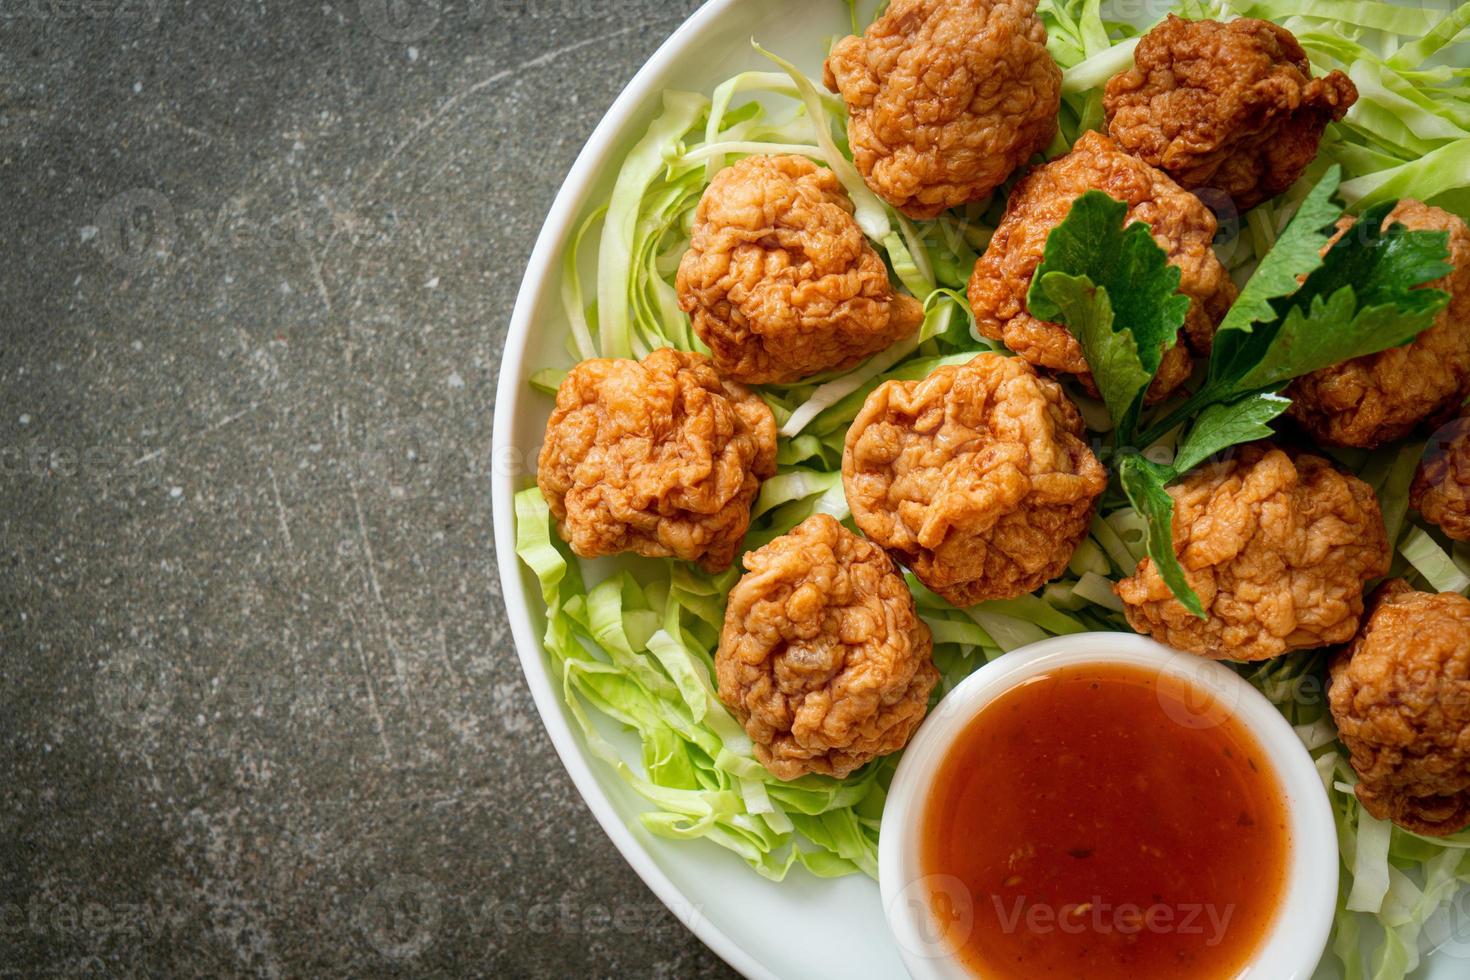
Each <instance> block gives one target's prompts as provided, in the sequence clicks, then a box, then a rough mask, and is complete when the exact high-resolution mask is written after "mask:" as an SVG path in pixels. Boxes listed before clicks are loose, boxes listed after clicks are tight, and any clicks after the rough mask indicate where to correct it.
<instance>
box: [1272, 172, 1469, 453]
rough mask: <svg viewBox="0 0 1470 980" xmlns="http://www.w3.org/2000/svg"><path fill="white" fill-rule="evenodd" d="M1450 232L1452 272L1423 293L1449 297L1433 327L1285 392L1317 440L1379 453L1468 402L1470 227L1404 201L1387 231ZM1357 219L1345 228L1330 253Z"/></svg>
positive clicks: (1296, 415) (1294, 413)
mask: <svg viewBox="0 0 1470 980" xmlns="http://www.w3.org/2000/svg"><path fill="white" fill-rule="evenodd" d="M1395 222H1397V223H1399V224H1402V225H1403V226H1404V227H1406V228H1408V229H1410V230H1411V231H1444V232H1448V233H1449V236H1450V264H1451V265H1452V266H1454V271H1453V272H1451V273H1450V274H1449V275H1447V276H1445V277H1444V278H1443V279H1436V280H1434V281H1433V282H1430V283H1426V284H1425V286H1424V287H1423V288H1426V289H1442V290H1445V291H1446V292H1448V293H1449V294H1450V305H1449V306H1447V307H1445V308H1444V309H1443V310H1441V311H1440V313H1439V316H1438V317H1436V318H1435V320H1434V325H1433V326H1431V327H1430V328H1429V329H1428V330H1425V331H1424V332H1423V333H1421V334H1420V335H1419V336H1417V337H1415V338H1414V339H1413V340H1412V341H1410V342H1409V343H1407V344H1404V345H1403V346H1401V347H1392V348H1390V349H1388V350H1386V351H1381V352H1379V353H1377V354H1368V355H1366V356H1364V357H1355V358H1353V359H1352V360H1351V361H1344V362H1343V363H1342V364H1335V365H1333V366H1332V367H1330V368H1323V369H1322V370H1321V371H1315V372H1313V373H1312V374H1309V375H1307V376H1306V377H1304V378H1299V379H1297V380H1296V381H1295V382H1293V383H1292V385H1291V387H1290V388H1288V389H1287V392H1286V394H1287V396H1288V397H1289V398H1291V415H1292V417H1293V418H1294V419H1296V420H1297V421H1298V422H1299V423H1301V425H1302V427H1303V428H1304V429H1306V430H1307V431H1308V432H1309V433H1311V434H1312V436H1313V437H1314V438H1316V440H1317V441H1318V442H1323V443H1327V444H1329V445H1336V446H1362V447H1364V448H1370V449H1371V448H1373V447H1375V446H1381V445H1383V444H1384V443H1386V442H1395V441H1397V440H1399V439H1402V438H1404V437H1405V436H1407V435H1409V434H1410V433H1411V432H1413V431H1414V429H1416V428H1418V426H1419V425H1420V423H1422V422H1429V423H1430V424H1434V423H1435V422H1438V421H1442V420H1444V419H1445V418H1448V417H1450V416H1452V415H1454V414H1455V412H1456V411H1457V410H1458V409H1459V407H1460V405H1461V404H1462V403H1463V402H1464V401H1465V399H1466V397H1467V396H1470V228H1467V227H1466V226H1465V222H1463V221H1461V220H1460V219H1459V218H1458V217H1456V216H1455V215H1453V214H1451V213H1449V212H1448V211H1443V210H1441V209H1439V208H1435V207H1430V206H1429V205H1427V204H1423V203H1420V202H1419V201H1415V200H1410V199H1405V200H1402V201H1400V202H1399V203H1398V205H1397V206H1395V207H1394V209H1393V210H1392V211H1390V212H1389V214H1388V217H1386V218H1385V219H1384V227H1387V226H1388V225H1390V224H1393V223H1395ZM1351 227H1352V219H1350V218H1349V219H1344V220H1343V221H1342V222H1339V226H1338V232H1337V235H1336V236H1334V237H1333V239H1332V242H1331V243H1329V245H1328V247H1329V248H1330V247H1331V245H1332V244H1335V243H1336V242H1337V240H1338V239H1340V238H1341V237H1342V236H1343V235H1344V234H1346V233H1347V231H1348V229H1349V228H1351Z"/></svg>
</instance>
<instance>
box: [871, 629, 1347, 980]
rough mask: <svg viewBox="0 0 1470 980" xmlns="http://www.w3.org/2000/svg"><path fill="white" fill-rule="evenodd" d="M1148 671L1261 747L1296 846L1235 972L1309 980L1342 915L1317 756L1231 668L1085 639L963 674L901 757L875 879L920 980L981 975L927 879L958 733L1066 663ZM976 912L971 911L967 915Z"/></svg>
mask: <svg viewBox="0 0 1470 980" xmlns="http://www.w3.org/2000/svg"><path fill="white" fill-rule="evenodd" d="M1088 665H1097V666H1135V667H1144V668H1152V669H1156V670H1159V671H1160V672H1163V673H1166V674H1167V675H1169V676H1170V677H1172V678H1175V679H1178V680H1181V681H1184V682H1185V683H1188V684H1190V685H1191V686H1192V687H1194V688H1195V689H1196V690H1202V691H1203V692H1205V693H1206V694H1209V695H1212V696H1213V698H1214V700H1215V701H1216V702H1218V703H1220V704H1221V705H1222V706H1223V707H1224V708H1225V709H1226V710H1227V711H1228V712H1229V714H1230V716H1231V717H1232V718H1234V719H1236V720H1237V721H1238V722H1239V723H1240V724H1241V725H1242V727H1244V729H1245V730H1246V731H1248V732H1249V733H1250V734H1251V736H1252V737H1253V738H1255V739H1256V741H1257V742H1258V743H1259V744H1260V748H1261V751H1262V752H1263V754H1264V756H1265V758H1266V760H1267V761H1268V762H1269V764H1270V767H1271V769H1272V771H1273V772H1274V774H1275V776H1276V781H1277V783H1278V784H1279V786H1280V789H1281V793H1282V795H1283V797H1284V799H1283V806H1284V808H1285V810H1286V813H1287V821H1288V823H1287V825H1288V834H1289V840H1288V843H1287V847H1288V854H1289V857H1288V861H1287V868H1286V872H1285V875H1286V877H1285V890H1284V896H1283V898H1282V900H1281V903H1280V906H1279V907H1278V908H1277V910H1276V914H1275V917H1274V919H1273V920H1272V922H1271V924H1270V926H1269V927H1268V928H1267V931H1266V933H1265V937H1264V939H1263V940H1262V941H1261V943H1260V945H1259V946H1258V948H1257V949H1256V951H1255V954H1254V955H1253V956H1252V957H1251V959H1250V960H1249V961H1248V962H1247V965H1246V966H1245V967H1243V968H1242V969H1241V971H1240V972H1239V973H1238V974H1237V976H1238V977H1241V978H1244V977H1257V976H1259V977H1269V978H1271V980H1309V978H1310V977H1311V976H1312V974H1313V972H1314V971H1315V970H1316V968H1317V965H1318V963H1319V961H1320V960H1321V958H1322V954H1323V951H1324V950H1325V949H1326V946H1327V941H1328V937H1329V934H1330V932H1331V929H1332V921H1333V918H1334V916H1335V914H1336V910H1337V885H1338V852H1337V827H1336V823H1335V821H1334V818H1333V815H1332V807H1331V804H1330V802H1329V800H1328V796H1327V790H1326V787H1325V786H1324V785H1323V782H1322V777H1321V775H1320V774H1319V773H1318V771H1317V768H1316V765H1315V763H1314V762H1313V760H1312V756H1311V753H1309V752H1308V751H1307V748H1306V746H1305V745H1303V744H1302V742H1301V740H1300V739H1299V738H1298V737H1297V734H1296V731H1295V730H1294V729H1293V728H1292V726H1291V724H1290V723H1289V722H1288V721H1287V720H1286V718H1285V717H1284V716H1283V715H1282V714H1281V712H1280V711H1278V710H1277V709H1276V706H1275V705H1273V704H1272V703H1271V702H1270V701H1269V700H1268V699H1267V698H1266V697H1265V695H1263V694H1261V692H1259V691H1257V690H1256V689H1255V688H1254V687H1252V686H1251V685H1250V683H1249V682H1248V681H1246V680H1245V679H1244V678H1242V677H1241V676H1240V675H1239V674H1237V673H1235V672H1234V671H1233V670H1231V669H1230V668H1228V667H1226V666H1225V665H1223V664H1221V663H1217V662H1215V661H1212V660H1206V659H1204V658H1202V657H1198V656H1195V655H1193V654H1187V653H1181V652H1179V651H1177V650H1173V649H1171V648H1169V647H1166V646H1164V645H1162V644H1160V643H1157V642H1155V641H1154V640H1151V639H1149V638H1148V637H1145V636H1139V635H1135V634H1129V633H1108V632H1087V633H1075V634H1072V635H1069V636H1058V637H1052V638H1050V639H1046V640H1042V641H1039V642H1037V643H1032V644H1028V645H1027V646H1024V647H1021V648H1018V649H1016V650H1013V651H1011V652H1010V653H1007V654H1003V655H1002V656H1000V657H997V658H996V659H995V660H993V661H991V662H990V663H988V664H986V665H984V666H983V667H981V668H980V669H979V670H977V671H975V672H974V673H973V674H971V675H970V676H969V677H967V678H965V679H964V680H963V681H962V682H960V684H958V685H957V686H956V687H955V689H954V690H953V691H951V692H949V694H948V695H946V696H945V697H944V699H943V700H941V701H940V702H939V704H938V705H936V706H935V707H934V709H933V710H932V711H931V712H930V714H929V717H928V718H926V719H925V720H924V723H923V725H921V726H920V728H919V731H918V732H917V734H916V735H915V736H914V738H913V740H912V741H911V742H910V743H909V745H908V747H907V748H906V749H905V750H904V754H903V757H902V759H900V760H899V765H898V769H897V771H896V772H895V774H894V778H893V782H892V785H891V786H890V788H889V791H888V799H887V801H886V803H885V804H884V808H883V828H884V831H885V832H884V833H883V834H882V835H881V836H880V837H879V841H878V884H879V890H880V892H881V894H882V899H883V908H884V914H885V916H886V918H887V920H888V925H889V928H890V929H891V930H892V931H893V934H894V938H895V939H896V940H897V942H898V946H899V950H900V952H901V954H902V956H903V961H904V966H905V967H906V968H907V969H908V972H909V975H910V976H911V977H913V978H914V980H975V977H976V975H975V974H973V973H971V972H970V970H969V969H968V968H967V967H966V966H964V965H963V964H962V963H961V962H960V960H959V959H958V957H956V956H955V955H953V953H952V952H951V950H950V947H949V946H948V944H947V943H946V942H945V941H944V940H943V939H942V938H940V937H938V936H937V935H936V932H937V928H936V925H935V923H934V922H933V920H932V917H931V914H930V912H929V900H928V895H927V892H928V886H927V885H925V884H923V883H922V882H923V878H924V876H923V869H922V865H921V859H920V846H919V845H920V834H921V832H922V826H923V816H924V804H925V803H926V801H927V800H928V797H929V792H930V789H931V787H932V784H933V781H934V778H935V776H936V775H937V773H938V770H939V768H940V766H941V765H942V763H943V762H944V760H945V759H946V758H947V757H948V754H949V751H950V749H951V747H952V746H953V744H954V742H955V740H956V738H957V737H958V736H959V734H960V733H961V732H962V731H963V730H964V729H965V727H966V726H967V725H968V724H969V723H970V722H971V721H972V720H973V719H974V718H975V717H976V716H977V715H979V713H980V712H981V711H983V710H984V709H985V708H986V707H988V706H989V705H990V704H991V703H992V702H994V701H995V700H996V699H997V698H999V697H1000V696H1001V695H1003V694H1005V693H1007V692H1009V691H1011V690H1013V689H1014V688H1016V687H1017V686H1019V685H1020V684H1022V683H1024V682H1025V681H1028V680H1030V679H1032V678H1034V677H1037V676H1039V675H1041V674H1044V673H1047V672H1049V671H1052V670H1057V669H1060V668H1063V667H1080V666H1088ZM971 914H972V915H973V908H972V909H971Z"/></svg>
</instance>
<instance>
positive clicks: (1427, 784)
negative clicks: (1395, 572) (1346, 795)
mask: <svg viewBox="0 0 1470 980" xmlns="http://www.w3.org/2000/svg"><path fill="white" fill-rule="evenodd" d="M1328 702H1329V704H1330V705H1331V707H1332V718H1333V720H1334V721H1336V722H1337V731H1338V735H1339V736H1340V737H1341V738H1342V743H1343V744H1344V745H1346V746H1347V748H1348V751H1350V752H1351V753H1352V764H1353V769H1354V770H1356V771H1357V773H1358V786H1357V796H1358V800H1359V801H1360V802H1361V803H1362V804H1363V808H1364V809H1365V810H1367V811H1368V812H1369V813H1371V814H1373V816H1375V817H1377V818H1378V819H1380V820H1392V821H1393V822H1394V823H1396V824H1398V825H1399V826H1401V827H1405V828H1407V829H1409V830H1412V831H1414V832H1415V833H1418V834H1427V835H1429V836H1434V837H1442V836H1445V835H1448V834H1453V833H1455V832H1456V831H1458V830H1460V829H1461V828H1462V827H1464V826H1465V825H1466V824H1470V599H1466V598H1465V597H1464V596H1461V595H1457V594H1455V593H1453V592H1444V593H1440V594H1439V595H1434V594H1432V593H1429V592H1416V591H1415V590H1413V589H1411V588H1410V587H1409V586H1408V585H1406V584H1405V583H1403V582H1401V581H1394V582H1390V583H1388V584H1387V585H1385V586H1384V587H1383V588H1382V589H1380V590H1379V592H1378V595H1377V596H1376V597H1375V601H1374V608H1373V612H1372V614H1371V615H1370V616H1369V617H1368V621H1367V623H1366V624H1364V626H1363V631H1362V632H1361V633H1359V634H1358V637H1357V639H1355V640H1354V641H1353V644H1352V646H1350V647H1348V648H1347V649H1346V650H1344V651H1342V652H1341V653H1339V654H1338V655H1337V657H1336V658H1335V659H1334V660H1333V662H1332V686H1331V688H1330V690H1329V691H1328Z"/></svg>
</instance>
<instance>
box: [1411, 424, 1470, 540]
mask: <svg viewBox="0 0 1470 980" xmlns="http://www.w3.org/2000/svg"><path fill="white" fill-rule="evenodd" d="M1409 503H1410V504H1412V505H1413V507H1414V509H1415V510H1417V511H1418V512H1419V514H1420V516H1421V517H1423V518H1424V519H1425V520H1426V521H1428V522H1429V523H1431V524H1437V525H1439V527H1440V529H1441V530H1443V531H1444V533H1445V534H1447V535H1449V536H1450V537H1451V538H1453V539H1454V540H1456V541H1470V418H1467V417H1464V416H1462V417H1460V418H1457V419H1455V420H1454V421H1453V422H1451V423H1450V424H1449V425H1447V426H1445V427H1444V428H1442V429H1440V430H1439V431H1438V432H1436V433H1435V434H1434V436H1433V437H1432V438H1431V439H1430V440H1429V444H1428V445H1427V446H1426V447H1425V450H1424V459H1423V460H1422V461H1421V462H1420V463H1419V469H1418V471H1417V472H1415V474H1414V482H1413V483H1412V484H1410V486H1409Z"/></svg>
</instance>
